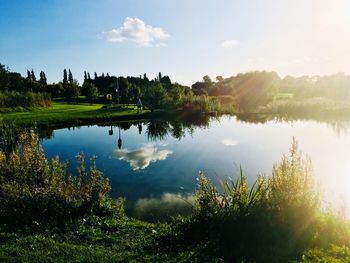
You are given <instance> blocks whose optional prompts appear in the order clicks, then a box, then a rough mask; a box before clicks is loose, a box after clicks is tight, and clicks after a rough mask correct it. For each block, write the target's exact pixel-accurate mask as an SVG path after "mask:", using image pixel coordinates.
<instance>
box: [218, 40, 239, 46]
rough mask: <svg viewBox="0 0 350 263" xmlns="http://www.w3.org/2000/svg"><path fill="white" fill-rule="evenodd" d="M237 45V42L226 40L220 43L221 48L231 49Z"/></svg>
mask: <svg viewBox="0 0 350 263" xmlns="http://www.w3.org/2000/svg"><path fill="white" fill-rule="evenodd" d="M238 44H239V42H238V40H235V39H228V40H225V41H224V42H222V43H221V46H222V47H223V48H233V47H236V46H238Z"/></svg>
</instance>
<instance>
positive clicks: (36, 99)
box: [0, 92, 52, 109]
mask: <svg viewBox="0 0 350 263" xmlns="http://www.w3.org/2000/svg"><path fill="white" fill-rule="evenodd" d="M51 104H52V102H51V97H50V95H49V94H47V93H34V92H25V93H20V92H0V109H1V108H16V107H17V108H19V107H22V108H25V109H30V108H33V107H49V106H51Z"/></svg>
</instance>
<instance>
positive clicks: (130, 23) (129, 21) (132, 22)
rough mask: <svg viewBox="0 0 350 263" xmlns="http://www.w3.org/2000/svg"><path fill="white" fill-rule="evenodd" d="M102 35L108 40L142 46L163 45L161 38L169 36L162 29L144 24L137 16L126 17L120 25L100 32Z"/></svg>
mask: <svg viewBox="0 0 350 263" xmlns="http://www.w3.org/2000/svg"><path fill="white" fill-rule="evenodd" d="M102 36H103V37H104V38H105V39H106V40H107V41H110V42H125V41H131V42H134V43H136V44H137V45H139V46H142V47H150V46H156V47H158V46H164V45H165V44H164V43H163V42H161V40H163V39H166V38H168V37H170V35H169V34H168V33H166V32H165V31H164V29H162V28H160V27H153V26H150V25H146V24H145V22H143V21H142V20H141V19H139V18H130V17H127V18H125V20H124V23H123V25H122V26H121V27H119V28H116V29H112V30H111V31H107V32H102Z"/></svg>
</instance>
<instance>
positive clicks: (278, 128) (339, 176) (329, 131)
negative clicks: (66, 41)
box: [41, 116, 350, 220]
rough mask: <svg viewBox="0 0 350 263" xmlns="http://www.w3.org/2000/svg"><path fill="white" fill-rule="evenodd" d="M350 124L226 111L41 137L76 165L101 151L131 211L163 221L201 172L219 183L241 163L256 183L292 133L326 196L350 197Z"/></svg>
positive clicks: (184, 208) (185, 208)
mask: <svg viewBox="0 0 350 263" xmlns="http://www.w3.org/2000/svg"><path fill="white" fill-rule="evenodd" d="M348 127H349V123H348V122H331V123H327V122H318V121H311V120H295V121H279V120H277V119H272V120H264V121H261V122H259V121H258V122H257V121H255V122H252V121H242V120H238V119H237V118H236V117H233V116H223V117H220V118H212V119H208V118H204V120H197V121H196V122H192V121H165V120H151V121H140V122H133V123H129V122H121V123H113V124H111V125H110V124H108V125H107V124H106V125H91V126H83V127H76V128H64V129H57V130H54V131H53V133H52V134H51V136H50V137H49V138H45V139H43V140H42V142H41V143H42V146H43V149H44V151H45V154H46V155H47V156H48V157H52V156H54V155H59V156H60V158H61V160H66V161H68V167H69V170H70V171H71V172H74V169H75V167H76V162H75V156H76V155H77V153H79V152H83V153H84V154H85V157H86V158H90V157H92V156H93V155H96V156H97V167H98V169H99V170H101V171H102V172H103V173H104V174H105V175H106V176H107V177H108V178H109V179H110V183H111V186H112V191H111V196H112V197H124V198H125V199H126V201H125V206H126V211H127V213H128V214H129V215H131V216H135V217H138V218H143V219H149V220H156V219H164V218H167V217H168V216H170V215H174V214H176V213H182V214H187V213H189V212H190V211H191V205H190V204H191V203H193V193H194V191H195V188H196V183H197V181H196V178H197V176H198V173H199V172H200V171H202V172H203V173H204V174H205V175H206V176H207V177H209V178H210V179H211V180H212V181H213V182H214V184H216V185H218V179H227V178H232V179H235V178H236V177H237V175H238V173H239V167H240V166H241V167H242V169H243V171H244V174H245V175H246V176H247V178H248V180H249V182H253V181H254V180H255V179H256V176H257V175H258V174H265V175H269V174H270V173H271V170H272V165H273V164H274V163H276V162H278V161H279V160H280V159H281V157H282V154H284V153H288V149H289V147H290V145H291V143H292V138H293V137H295V138H296V139H297V140H298V142H299V146H300V149H301V150H302V152H303V153H305V154H307V155H308V156H309V157H310V158H311V160H312V164H313V167H314V171H315V177H316V180H317V183H318V184H319V186H320V188H321V189H322V191H324V192H325V194H326V196H327V197H332V200H335V199H337V200H338V199H339V200H350V191H348V190H349V189H350V158H349V157H350V136H349V134H350V133H349V131H348ZM86 162H87V163H88V160H86Z"/></svg>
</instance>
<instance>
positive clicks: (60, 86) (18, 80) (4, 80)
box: [0, 64, 192, 109]
mask: <svg viewBox="0 0 350 263" xmlns="http://www.w3.org/2000/svg"><path fill="white" fill-rule="evenodd" d="M39 76H40V77H39V79H38V78H37V77H36V75H35V72H34V70H33V69H31V70H27V77H26V78H24V77H22V76H21V74H19V73H16V72H11V71H10V70H9V69H8V68H7V67H5V66H4V65H2V64H0V92H14V91H16V92H45V93H49V94H50V95H51V97H52V98H62V97H63V98H67V99H72V98H76V97H78V96H80V95H82V96H85V97H86V98H87V99H88V100H89V101H94V100H96V99H102V100H106V98H112V101H111V102H117V100H118V101H119V102H120V103H123V104H127V103H137V101H138V99H140V100H141V101H142V103H143V104H144V105H146V106H147V107H149V108H150V109H155V108H159V107H162V106H164V105H172V104H177V103H180V101H181V100H182V99H183V98H184V97H185V96H191V95H192V91H191V89H190V87H187V86H184V85H181V84H178V83H172V82H171V79H170V77H169V76H166V75H164V76H163V75H162V74H161V72H159V74H158V76H157V77H156V78H154V79H149V78H148V77H147V75H146V74H143V75H140V76H139V77H132V76H127V77H121V76H119V77H117V76H111V75H109V73H107V74H106V75H105V74H104V73H102V74H101V75H98V74H97V73H96V72H95V73H94V75H93V78H92V77H91V75H90V72H87V71H84V81H83V84H82V85H79V82H78V81H77V80H76V79H75V78H74V77H73V73H72V71H71V70H70V69H68V70H67V69H64V70H63V74H62V81H60V82H58V83H51V84H49V83H48V82H47V78H46V74H45V72H44V71H41V72H40V75H39ZM107 95H110V96H107Z"/></svg>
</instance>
